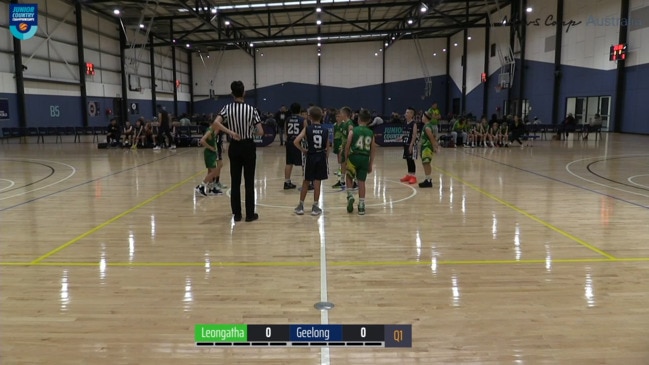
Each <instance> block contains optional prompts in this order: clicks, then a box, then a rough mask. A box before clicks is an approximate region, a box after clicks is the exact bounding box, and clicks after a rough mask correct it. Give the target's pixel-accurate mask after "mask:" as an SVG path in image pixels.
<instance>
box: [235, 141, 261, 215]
mask: <svg viewBox="0 0 649 365" xmlns="http://www.w3.org/2000/svg"><path fill="white" fill-rule="evenodd" d="M228 157H229V158H230V179H231V182H232V189H231V190H230V206H231V207H232V214H234V215H235V216H241V172H242V171H243V177H244V179H245V189H246V217H247V218H248V217H252V216H253V215H254V214H255V167H256V165H257V146H256V145H255V141H254V140H252V139H242V140H241V141H235V140H232V141H231V142H230V147H229V148H228Z"/></svg>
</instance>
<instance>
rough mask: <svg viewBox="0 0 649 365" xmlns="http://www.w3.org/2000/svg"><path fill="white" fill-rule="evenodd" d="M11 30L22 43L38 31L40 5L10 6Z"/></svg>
mask: <svg viewBox="0 0 649 365" xmlns="http://www.w3.org/2000/svg"><path fill="white" fill-rule="evenodd" d="M9 30H10V31H11V34H12V35H13V36H14V37H16V38H18V39H20V40H21V41H23V40H26V39H29V38H31V37H33V36H34V34H36V31H37V30H38V4H9Z"/></svg>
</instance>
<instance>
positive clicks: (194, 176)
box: [31, 171, 204, 264]
mask: <svg viewBox="0 0 649 365" xmlns="http://www.w3.org/2000/svg"><path fill="white" fill-rule="evenodd" d="M203 173H204V172H202V171H201V172H197V173H196V174H194V175H192V176H190V177H188V178H186V179H185V180H183V181H181V182H179V183H177V184H175V185H173V186H171V187H169V188H167V189H165V190H163V191H162V192H160V193H158V194H156V195H154V196H152V197H150V198H149V199H147V200H145V201H143V202H141V203H139V204H138V205H136V206H134V207H132V208H130V209H128V210H126V211H124V212H122V213H120V214H118V215H116V216H114V217H113V218H111V219H109V220H107V221H105V222H104V223H102V224H100V225H98V226H96V227H94V228H92V229H90V230H88V231H86V232H84V233H82V234H80V235H78V236H76V237H75V238H73V239H71V240H69V241H68V242H66V243H64V244H62V245H61V246H59V247H57V248H55V249H53V250H52V251H50V252H48V253H46V254H44V255H42V256H40V257H39V258H37V259H35V260H33V261H32V262H31V264H38V263H40V262H41V261H43V260H45V259H46V258H48V257H50V256H52V255H54V254H56V253H57V252H59V251H61V250H63V249H65V248H67V247H68V246H70V245H73V244H75V243H77V242H79V241H80V240H82V239H83V238H85V237H87V236H89V235H91V234H93V233H95V232H97V231H99V230H100V229H102V228H104V227H106V226H107V225H109V224H111V223H113V222H115V221H117V220H118V219H120V218H122V217H124V216H126V215H128V214H130V213H133V212H134V211H136V210H138V209H140V208H142V207H143V206H145V205H147V204H149V203H151V202H152V201H154V200H156V199H158V198H160V197H162V196H163V195H166V194H167V193H169V192H171V191H172V190H174V189H177V188H179V187H180V186H182V185H184V184H186V183H187V182H189V181H191V180H193V179H194V178H196V176H198V175H200V174H203Z"/></svg>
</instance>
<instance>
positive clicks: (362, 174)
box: [345, 109, 376, 215]
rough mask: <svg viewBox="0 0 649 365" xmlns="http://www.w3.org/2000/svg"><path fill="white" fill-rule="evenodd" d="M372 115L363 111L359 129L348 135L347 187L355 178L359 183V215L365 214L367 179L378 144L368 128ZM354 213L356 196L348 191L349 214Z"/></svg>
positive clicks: (346, 149)
mask: <svg viewBox="0 0 649 365" xmlns="http://www.w3.org/2000/svg"><path fill="white" fill-rule="evenodd" d="M371 119H372V115H371V114H370V112H369V110H365V109H363V110H361V111H360V113H359V115H358V127H354V128H353V129H352V130H350V131H349V134H348V135H347V145H346V146H345V156H347V185H348V186H351V184H352V181H353V179H354V178H356V180H357V181H358V214H360V215H364V214H365V179H366V178H367V174H369V173H371V172H372V164H373V163H374V154H375V151H376V143H375V141H374V132H372V130H371V129H370V128H368V127H367V125H368V124H369V122H370V120H371ZM353 211H354V195H353V193H352V191H351V190H347V212H349V213H351V212H353Z"/></svg>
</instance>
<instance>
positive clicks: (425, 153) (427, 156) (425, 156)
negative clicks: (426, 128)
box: [421, 147, 433, 163]
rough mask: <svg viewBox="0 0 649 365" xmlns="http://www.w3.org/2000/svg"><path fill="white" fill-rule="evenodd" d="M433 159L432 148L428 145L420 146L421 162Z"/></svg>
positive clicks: (429, 161) (428, 161)
mask: <svg viewBox="0 0 649 365" xmlns="http://www.w3.org/2000/svg"><path fill="white" fill-rule="evenodd" d="M432 161H433V150H432V149H431V148H428V147H422V148H421V162H422V163H431V162H432Z"/></svg>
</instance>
